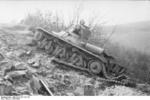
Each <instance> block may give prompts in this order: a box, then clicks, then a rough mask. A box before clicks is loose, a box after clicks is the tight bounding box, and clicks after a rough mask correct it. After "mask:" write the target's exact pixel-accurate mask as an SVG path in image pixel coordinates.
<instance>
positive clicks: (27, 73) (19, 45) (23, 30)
mask: <svg viewBox="0 0 150 100" xmlns="http://www.w3.org/2000/svg"><path fill="white" fill-rule="evenodd" d="M32 38H33V33H32V32H31V31H29V30H28V27H27V26H24V25H11V26H10V25H9V26H7V25H1V27H0V95H41V94H42V93H41V94H40V91H37V90H39V87H40V86H39V84H38V78H37V77H35V76H33V73H34V74H37V75H38V76H39V77H40V78H42V79H43V80H44V81H45V83H46V84H47V86H48V88H49V89H50V90H51V91H52V93H53V95H69V96H74V95H75V96H78V95H119V96H120V95H149V94H150V93H149V91H147V88H149V86H146V85H145V84H143V85H141V86H140V87H137V88H129V87H124V86H117V85H111V84H108V83H106V82H104V81H98V80H96V79H93V78H92V77H90V76H89V75H87V74H85V73H82V72H79V71H75V70H71V69H68V68H60V67H61V66H60V67H56V66H54V65H52V64H51V62H50V61H51V58H52V57H49V56H48V55H47V54H46V53H44V52H42V51H39V50H36V48H35V47H31V46H28V45H27V44H29V43H30V42H31V40H32ZM86 86H90V88H89V89H87V88H86ZM141 87H142V89H140V88H141Z"/></svg>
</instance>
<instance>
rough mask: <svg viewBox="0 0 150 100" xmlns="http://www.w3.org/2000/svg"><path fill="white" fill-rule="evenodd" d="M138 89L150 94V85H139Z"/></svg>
mask: <svg viewBox="0 0 150 100" xmlns="http://www.w3.org/2000/svg"><path fill="white" fill-rule="evenodd" d="M137 89H139V90H141V91H143V92H146V93H150V85H148V84H137Z"/></svg>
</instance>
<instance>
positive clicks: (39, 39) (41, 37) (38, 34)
mask: <svg viewBox="0 0 150 100" xmlns="http://www.w3.org/2000/svg"><path fill="white" fill-rule="evenodd" d="M43 38H44V36H43V34H42V33H41V32H39V31H36V32H35V36H34V39H35V40H36V41H41V40H43Z"/></svg>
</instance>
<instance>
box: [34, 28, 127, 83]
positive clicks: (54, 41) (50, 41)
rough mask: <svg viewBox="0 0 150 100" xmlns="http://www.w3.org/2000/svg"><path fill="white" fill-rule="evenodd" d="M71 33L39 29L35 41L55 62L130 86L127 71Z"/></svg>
mask: <svg viewBox="0 0 150 100" xmlns="http://www.w3.org/2000/svg"><path fill="white" fill-rule="evenodd" d="M74 35H75V34H72V33H69V32H65V31H62V32H48V31H46V30H44V29H43V28H40V27H39V28H37V29H36V31H35V37H34V40H35V41H36V43H37V48H38V49H42V50H44V52H46V53H47V54H48V55H51V56H54V57H55V59H54V62H55V63H58V64H61V65H66V66H68V67H73V68H76V69H79V70H82V71H86V72H88V73H90V74H91V75H94V76H97V77H99V78H102V79H104V80H107V81H113V82H115V83H120V84H123V85H127V84H129V82H128V76H127V75H126V71H127V69H126V68H125V67H123V66H121V65H120V64H118V63H117V62H116V61H115V59H114V58H113V57H112V56H109V55H108V54H107V53H106V52H105V50H104V49H103V48H100V47H97V46H95V45H92V44H90V43H86V42H83V41H81V40H80V39H79V37H78V36H74Z"/></svg>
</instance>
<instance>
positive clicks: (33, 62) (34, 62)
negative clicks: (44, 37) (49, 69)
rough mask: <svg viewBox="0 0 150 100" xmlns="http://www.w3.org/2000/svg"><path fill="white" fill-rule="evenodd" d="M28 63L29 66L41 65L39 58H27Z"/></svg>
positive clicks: (37, 66)
mask: <svg viewBox="0 0 150 100" xmlns="http://www.w3.org/2000/svg"><path fill="white" fill-rule="evenodd" d="M28 64H30V65H31V67H33V68H39V67H40V65H41V63H40V60H39V59H37V60H36V59H29V60H28Z"/></svg>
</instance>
